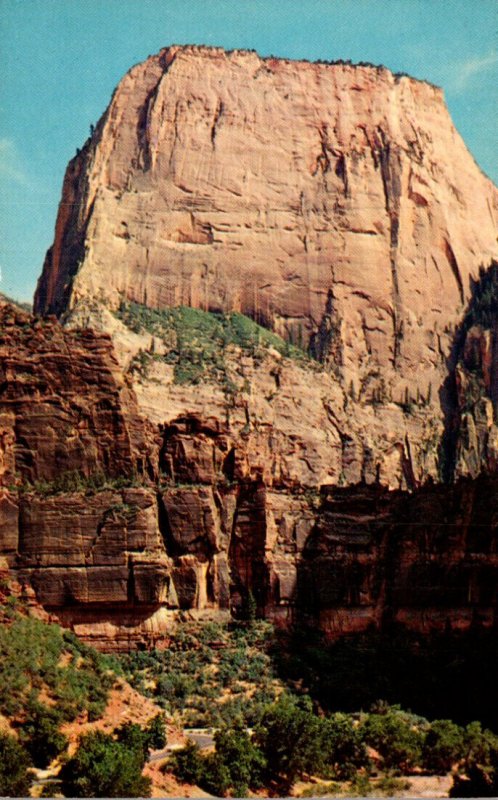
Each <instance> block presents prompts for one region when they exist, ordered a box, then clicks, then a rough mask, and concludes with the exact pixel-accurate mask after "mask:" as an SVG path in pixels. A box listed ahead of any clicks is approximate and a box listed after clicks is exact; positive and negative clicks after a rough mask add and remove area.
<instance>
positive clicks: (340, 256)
mask: <svg viewBox="0 0 498 800" xmlns="http://www.w3.org/2000/svg"><path fill="white" fill-rule="evenodd" d="M497 208H498V195H497V191H496V189H495V187H494V186H493V185H492V184H491V182H490V181H489V180H488V179H487V178H486V177H485V176H484V175H483V174H482V173H481V172H480V171H479V169H478V167H477V166H476V164H475V162H474V161H473V159H472V157H471V155H470V154H469V153H468V151H467V150H466V148H465V146H464V144H463V142H462V140H461V139H460V137H459V136H458V134H457V133H456V131H455V129H454V127H453V125H452V123H451V120H450V118H449V116H448V113H447V110H446V108H445V105H444V101H443V97H442V93H441V91H440V90H439V89H436V88H435V87H432V86H430V85H428V84H425V83H422V82H419V81H415V80H412V79H410V78H408V77H406V76H394V75H392V74H391V73H390V72H389V71H388V70H386V69H384V68H375V67H370V66H364V67H353V66H350V65H341V64H338V65H325V64H308V63H303V62H298V63H296V62H289V61H285V60H277V59H266V60H265V59H260V58H259V57H258V56H257V55H256V54H254V53H248V52H238V51H237V52H233V53H227V52H225V51H222V50H220V49H215V48H198V47H171V48H169V49H166V50H163V51H161V53H159V54H158V55H157V56H154V57H151V58H149V59H148V60H147V61H146V62H144V63H143V64H141V65H138V66H137V67H134V68H133V69H132V70H131V71H130V72H129V73H128V74H127V75H126V76H125V78H124V79H123V80H122V81H121V83H120V85H119V86H118V88H117V90H116V92H115V94H114V96H113V98H112V101H111V104H110V106H109V108H108V110H107V112H106V113H105V114H104V116H103V117H102V119H101V120H100V122H99V123H98V125H97V126H96V129H95V130H94V131H93V132H92V136H91V137H90V139H89V140H88V141H87V143H86V144H85V145H84V147H83V149H82V150H81V152H78V153H77V155H76V157H75V158H74V159H73V160H72V161H71V163H70V164H69V166H68V169H67V173H66V177H65V181H64V187H63V196H62V202H61V206H60V211H59V215H58V220H57V226H56V231H55V240H54V244H53V246H52V248H51V250H50V251H49V253H48V254H47V258H46V262H45V265H44V270H43V274H42V276H41V278H40V281H39V285H38V290H37V294H36V298H35V308H36V311H37V312H38V313H47V312H55V313H56V314H58V315H59V316H60V318H61V321H62V323H63V325H64V328H62V327H60V326H59V325H58V324H57V323H56V322H55V321H53V320H49V321H48V322H42V321H34V320H32V319H29V318H27V317H22V316H19V313H20V312H12V310H5V311H4V312H3V314H4V317H3V319H4V339H3V350H2V353H1V364H2V369H3V374H4V375H5V378H4V382H3V384H2V391H1V394H0V405H1V411H2V414H3V416H2V420H3V421H4V422H3V424H4V435H3V439H2V441H3V446H2V448H3V449H2V458H3V464H4V466H3V471H4V477H3V479H2V481H3V485H4V486H5V487H9V491H7V490H6V489H4V490H3V509H4V512H3V514H4V517H3V520H4V522H3V531H5V533H2V536H3V539H2V542H3V543H2V549H3V551H4V552H7V553H9V559H10V561H11V563H12V564H13V565H14V566H15V568H16V569H18V570H20V571H21V573H22V575H23V576H24V577H25V580H28V581H30V582H31V584H32V585H33V586H35V588H36V591H37V593H38V596H39V597H40V598H41V599H42V602H43V603H44V604H45V605H46V606H47V607H49V608H51V609H55V610H57V613H58V614H59V615H60V617H61V618H62V619H63V620H64V622H65V623H66V624H69V625H74V626H76V628H77V630H78V631H79V632H81V633H82V634H83V635H86V636H88V637H93V639H94V641H95V642H96V643H97V644H98V645H99V646H105V647H109V646H112V642H113V641H115V642H116V646H123V645H127V644H130V643H133V642H134V643H137V642H138V641H144V642H146V641H149V642H150V641H151V640H153V639H154V638H155V637H157V636H161V635H162V634H164V632H165V631H166V630H167V629H168V626H169V625H170V624H171V622H172V617H173V615H174V611H175V609H177V608H181V609H184V610H190V611H191V612H192V613H194V612H196V613H200V614H213V613H219V612H220V610H224V611H228V610H229V609H230V608H233V607H238V608H240V607H241V606H243V605H244V603H245V602H246V601H247V599H248V597H249V596H250V594H251V593H252V594H253V595H254V597H255V599H256V601H257V605H258V607H259V610H260V612H261V613H264V614H266V615H267V616H270V617H272V618H274V619H275V620H277V621H279V622H281V623H282V624H285V625H287V624H289V622H291V621H293V620H295V619H296V618H303V617H304V618H305V619H308V620H309V619H313V620H315V622H317V623H318V624H320V625H321V626H322V628H323V629H324V630H326V631H327V632H328V633H330V634H331V635H335V634H337V633H340V632H347V631H353V630H363V629H365V628H366V627H368V626H369V625H370V624H374V625H377V626H382V625H386V624H388V623H389V622H392V621H399V622H403V623H404V624H406V625H408V626H410V627H413V628H415V629H422V630H426V629H428V628H430V627H431V626H435V627H437V628H441V629H442V628H444V627H445V626H447V625H450V626H454V627H467V626H470V625H471V624H473V623H474V622H477V623H479V624H482V625H485V626H489V625H492V624H494V615H495V614H496V603H497V598H496V591H495V590H494V589H493V585H494V575H495V572H496V563H495V553H496V534H497V526H498V510H497V508H496V507H495V505H493V503H494V500H493V498H494V496H495V495H496V490H497V488H498V487H497V477H496V472H497V469H496V468H497V461H498V425H497V421H498V388H497V387H498V383H497V381H498V327H497V315H498V301H497V298H498V284H497V277H496V276H497V267H496V264H495V263H494V262H493V258H495V257H496V256H497V254H498V250H497V245H496V228H495V223H494V217H495V215H496V211H497ZM9 315H10V316H9ZM12 315H14V316H13V317H12ZM258 323H261V326H262V327H261V326H260V325H259V324H258ZM109 337H110V338H111V339H112V345H113V347H114V350H113V349H112V346H111V341H110V338H109ZM113 352H114V353H115V356H114V355H113ZM118 363H119V366H118ZM71 370H72V372H73V375H74V376H75V377H71V378H69V373H70V371H71ZM123 375H124V377H123ZM23 376H24V377H23ZM26 376H27V377H26ZM82 398H83V400H82ZM114 440H115V442H116V444H115V445H114V444H113V442H114ZM17 473H19V474H17ZM71 475H72V476H73V477H71ZM96 476H100V477H98V478H96ZM102 476H103V478H102ZM118 479H119V480H118ZM71 481H72V482H73V483H71ZM40 482H42V483H41V485H40ZM43 482H45V484H46V485H45V487H43ZM21 484H24V485H21ZM26 484H27V485H26ZM69 489H71V490H74V491H72V492H71V493H68V490H69ZM490 498H491V499H490ZM56 529H57V533H55V530H56Z"/></svg>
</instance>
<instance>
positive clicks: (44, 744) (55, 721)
mask: <svg viewBox="0 0 498 800" xmlns="http://www.w3.org/2000/svg"><path fill="white" fill-rule="evenodd" d="M60 723H61V716H60V713H59V712H58V711H57V709H56V708H52V707H49V706H46V705H44V704H43V703H39V702H38V701H36V700H34V701H31V702H30V703H29V705H28V712H27V716H26V719H25V720H24V722H23V726H22V730H21V741H22V743H23V745H24V747H25V748H26V750H27V751H28V753H29V754H30V756H31V758H32V759H33V763H34V765H35V766H36V767H46V766H48V764H50V762H51V761H52V760H53V759H54V758H56V757H57V756H58V755H60V754H61V753H62V752H64V750H65V749H66V747H67V739H66V737H65V736H64V734H63V733H61V732H60V730H59V726H60Z"/></svg>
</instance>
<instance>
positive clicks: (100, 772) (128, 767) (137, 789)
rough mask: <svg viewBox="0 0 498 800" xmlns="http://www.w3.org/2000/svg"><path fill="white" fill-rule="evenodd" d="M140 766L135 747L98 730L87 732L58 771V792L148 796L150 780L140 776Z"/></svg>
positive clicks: (140, 756) (142, 760)
mask: <svg viewBox="0 0 498 800" xmlns="http://www.w3.org/2000/svg"><path fill="white" fill-rule="evenodd" d="M125 738H126V736H125ZM144 764H145V755H144V753H143V750H141V749H140V748H139V747H138V748H137V747H130V746H129V742H126V741H125V742H120V741H116V740H115V739H114V738H113V737H112V736H109V735H108V734H105V733H102V732H101V731H97V732H96V733H89V734H87V735H86V736H83V737H82V738H81V740H80V744H79V747H78V750H77V751H76V753H75V755H74V756H73V757H72V758H70V759H69V760H68V761H67V762H66V763H65V764H64V766H63V767H62V769H61V771H60V775H59V777H60V779H61V789H62V793H63V794H64V795H65V796H66V797H150V791H151V781H150V778H146V777H144V776H143V775H142V769H143V767H144Z"/></svg>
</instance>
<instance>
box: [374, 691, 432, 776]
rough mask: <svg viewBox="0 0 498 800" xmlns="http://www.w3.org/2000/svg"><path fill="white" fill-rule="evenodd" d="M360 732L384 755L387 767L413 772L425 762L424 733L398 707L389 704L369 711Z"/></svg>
mask: <svg viewBox="0 0 498 800" xmlns="http://www.w3.org/2000/svg"><path fill="white" fill-rule="evenodd" d="M360 731H361V735H362V737H363V740H364V741H365V742H366V743H367V744H369V745H370V746H371V747H373V748H374V749H375V750H377V751H378V752H379V753H380V755H381V756H382V760H383V765H384V769H399V770H400V771H401V772H404V773H407V772H408V773H409V772H410V771H411V770H412V769H413V768H414V767H416V766H418V765H419V764H420V763H421V761H422V746H423V742H424V736H423V734H422V733H421V731H420V730H419V729H418V728H417V727H416V726H415V725H414V724H413V721H412V720H411V719H410V718H409V715H407V714H404V713H403V712H402V711H401V710H400V709H399V708H398V707H396V706H392V707H390V706H387V707H384V708H381V709H379V711H378V712H377V713H371V714H367V715H366V716H365V717H364V718H363V720H362V722H361V726H360Z"/></svg>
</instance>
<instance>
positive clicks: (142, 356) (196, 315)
mask: <svg viewBox="0 0 498 800" xmlns="http://www.w3.org/2000/svg"><path fill="white" fill-rule="evenodd" d="M115 314H116V316H117V317H118V319H120V320H121V321H122V322H123V323H124V324H125V325H126V327H127V328H129V329H130V330H132V331H133V332H134V333H139V334H140V333H150V334H152V335H154V336H155V337H157V338H159V339H160V340H161V341H162V344H163V346H164V349H165V351H166V352H165V353H164V354H158V353H156V352H154V351H153V350H151V351H144V350H141V351H139V353H138V354H137V355H136V356H135V358H134V359H133V362H132V364H131V370H132V371H135V372H138V373H139V374H140V375H142V377H147V374H148V371H149V368H150V366H151V364H152V362H153V361H154V360H164V361H165V362H166V363H168V364H172V365H174V379H175V383H178V384H196V383H199V382H200V381H201V380H211V381H215V382H218V383H222V384H224V385H225V386H226V388H227V389H228V390H230V388H231V387H230V379H229V377H228V375H227V361H226V356H227V348H229V347H232V348H233V347H238V348H241V349H242V350H244V351H245V352H246V353H248V354H249V355H251V356H252V357H253V358H255V359H261V358H262V357H263V356H264V354H265V351H266V350H268V349H269V348H272V349H274V350H276V351H277V352H278V353H280V354H281V355H282V356H284V357H286V358H292V359H294V360H295V361H298V362H299V363H301V364H303V365H306V364H307V365H310V364H311V363H313V362H312V360H311V358H310V356H309V355H308V354H307V353H306V352H304V350H302V349H300V348H299V347H296V346H294V345H293V344H290V343H288V342H285V341H284V340H283V339H282V338H281V337H280V336H278V335H277V334H275V333H273V332H272V331H269V330H267V329H266V328H263V327H262V326H261V325H258V324H257V323H256V322H254V320H252V319H250V318H249V317H246V316H244V315H243V314H239V313H238V312H236V311H233V312H231V313H228V314H221V313H212V312H207V311H201V310H200V309H197V308H190V307H187V306H179V307H177V308H166V309H164V310H161V311H159V310H156V309H152V308H148V307H147V306H143V305H139V304H138V303H122V304H121V305H120V307H119V309H118V310H117V311H116V312H115Z"/></svg>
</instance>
